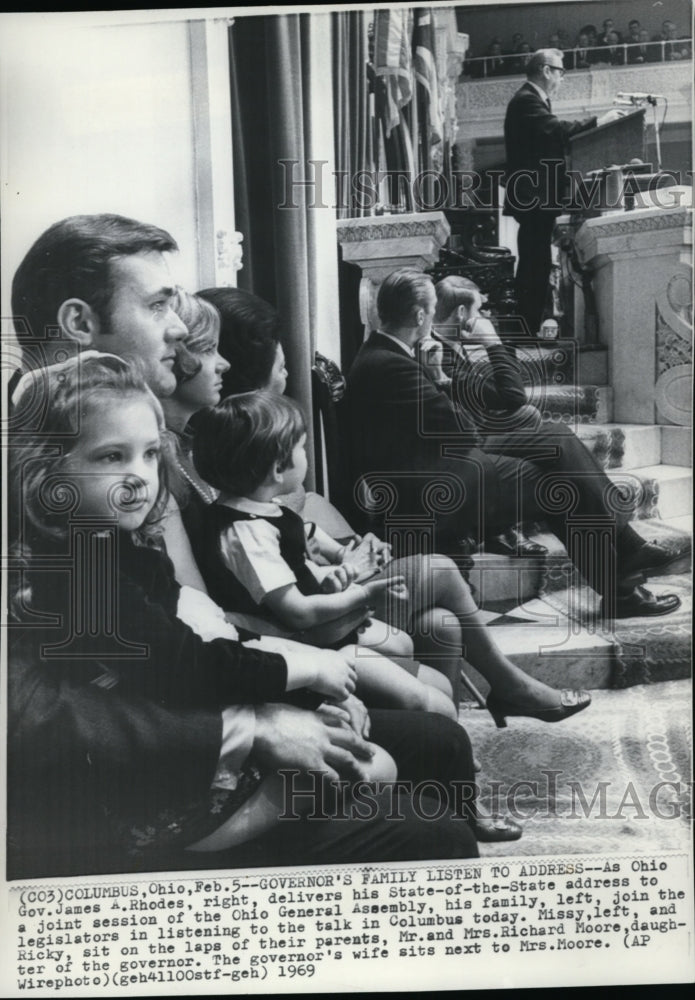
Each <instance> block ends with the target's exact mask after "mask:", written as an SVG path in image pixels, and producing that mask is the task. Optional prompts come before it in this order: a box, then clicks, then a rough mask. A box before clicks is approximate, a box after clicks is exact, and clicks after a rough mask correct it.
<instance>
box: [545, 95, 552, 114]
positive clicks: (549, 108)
mask: <svg viewBox="0 0 695 1000" xmlns="http://www.w3.org/2000/svg"><path fill="white" fill-rule="evenodd" d="M546 101H547V103H548V111H552V110H553V109H552V106H551V104H550V98H549V97H546Z"/></svg>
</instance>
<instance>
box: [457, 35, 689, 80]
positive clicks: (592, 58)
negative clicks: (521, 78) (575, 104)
mask: <svg viewBox="0 0 695 1000" xmlns="http://www.w3.org/2000/svg"><path fill="white" fill-rule="evenodd" d="M642 46H645V47H646V49H647V53H646V55H645V60H646V61H647V62H654V63H656V62H679V61H684V60H686V61H687V60H690V59H692V39H691V38H673V39H659V40H651V41H648V42H619V43H618V44H617V45H613V46H609V45H586V46H579V45H575V46H574V47H573V48H571V49H563V50H562V52H563V57H564V60H563V61H564V64H565V65H564V69H565V71H570V72H571V71H573V70H581V69H590V68H591V67H592V66H607V67H610V66H612V65H619V66H630V65H639V64H640V62H639V60H637V59H632V60H631V59H630V51H631V50H634V49H638V48H641V47H642ZM676 47H679V48H678V51H676ZM607 49H615V50H617V51H619V52H620V54H621V61H620V62H618V63H611V62H610V60H609V59H603V58H601V54H602V53H603V54H605V52H606V50H607ZM657 49H658V58H654V54H655V52H656V50H657ZM577 52H586V53H589V58H588V59H587V60H586V65H582V66H577V65H576V63H577V59H576V53H577ZM592 54H593V55H592ZM532 55H533V53H532V52H505V53H502V54H500V55H499V56H494V55H489V54H488V55H485V56H471V57H470V59H466V61H465V62H464V65H463V71H462V73H461V75H462V76H463V77H471V78H473V79H475V78H476V77H477V78H479V79H480V78H482V79H487V78H491V77H496V76H516V75H519V74H522V75H523V74H525V70H524V66H525V65H526V63H527V62H528V60H529V59H530V58H531V56H532ZM494 61H497V62H498V63H501V67H498V68H494V67H493V66H492V64H493V63H494ZM478 67H480V70H481V72H480V73H475V74H474V73H471V68H473V69H477V68H478Z"/></svg>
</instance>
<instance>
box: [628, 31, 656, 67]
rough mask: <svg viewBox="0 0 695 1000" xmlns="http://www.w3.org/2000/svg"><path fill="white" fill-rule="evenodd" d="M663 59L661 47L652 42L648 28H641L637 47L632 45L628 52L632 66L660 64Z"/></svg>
mask: <svg viewBox="0 0 695 1000" xmlns="http://www.w3.org/2000/svg"><path fill="white" fill-rule="evenodd" d="M660 58H661V51H660V47H659V46H658V45H656V44H655V43H654V42H652V41H651V39H650V38H649V32H648V31H647V29H646V28H641V29H640V33H639V38H638V44H637V45H631V46H630V48H629V49H628V50H627V61H628V63H630V64H631V65H638V64H639V63H648V62H658V61H659V59H660Z"/></svg>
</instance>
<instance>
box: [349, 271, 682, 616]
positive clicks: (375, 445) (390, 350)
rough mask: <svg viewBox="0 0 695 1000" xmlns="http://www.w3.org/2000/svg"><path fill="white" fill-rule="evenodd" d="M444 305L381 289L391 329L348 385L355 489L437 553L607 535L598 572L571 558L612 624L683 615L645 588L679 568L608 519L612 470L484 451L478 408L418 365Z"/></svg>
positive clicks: (370, 346) (578, 550)
mask: <svg viewBox="0 0 695 1000" xmlns="http://www.w3.org/2000/svg"><path fill="white" fill-rule="evenodd" d="M436 305H437V295H436V292H435V288H434V284H433V283H432V280H431V278H429V276H427V275H425V274H422V273H420V272H418V271H413V270H408V269H406V268H403V269H400V270H398V271H394V272H393V273H392V274H390V275H389V276H388V277H387V278H386V279H385V280H384V281H383V282H382V284H381V287H380V289H379V293H378V297H377V310H378V313H379V317H380V320H381V329H380V330H379V331H378V332H374V333H372V334H371V335H370V337H369V339H368V340H367V341H366V342H365V343H364V344H363V345H362V347H361V348H360V350H359V352H358V354H357V357H356V359H355V362H354V364H353V366H352V368H351V370H350V373H349V375H348V378H347V391H346V394H345V408H346V426H347V428H348V433H349V448H350V461H351V467H352V473H353V476H354V478H355V482H356V483H357V482H358V481H359V480H360V479H361V478H362V477H364V480H365V482H364V485H365V486H366V487H367V488H370V487H371V488H372V489H373V490H374V492H375V493H376V492H377V491H378V492H379V494H380V498H381V499H383V498H384V497H386V498H387V499H390V501H391V510H390V511H389V514H390V515H391V516H392V523H393V524H394V525H395V524H398V523H400V524H401V525H402V526H403V527H404V530H405V532H406V534H409V533H410V537H411V539H412V530H414V529H415V528H416V527H417V525H420V524H423V522H425V521H426V520H427V519H429V520H430V521H432V520H434V521H435V524H436V533H435V542H436V543H437V544H441V545H442V546H446V545H447V544H448V546H449V548H450V550H451V545H452V543H454V544H455V541H456V539H457V538H460V537H461V536H462V535H468V534H474V535H475V536H476V537H477V538H481V537H484V536H485V533H486V532H487V533H490V532H491V531H494V530H495V529H497V530H502V529H504V528H505V527H506V526H507V525H509V524H517V523H519V522H523V521H534V520H543V521H546V522H547V523H548V524H549V525H550V527H551V530H552V531H554V532H555V533H556V534H557V535H558V537H560V538H562V539H563V541H564V540H567V539H568V532H569V531H570V529H572V528H574V527H576V526H577V524H578V525H579V526H580V528H581V530H583V531H585V532H586V531H587V530H588V535H591V532H592V531H593V528H594V526H595V525H598V526H599V527H601V528H603V529H605V528H606V527H607V528H608V530H609V533H610V531H612V530H614V536H613V538H612V539H611V541H610V542H609V543H608V545H607V546H606V548H602V557H601V558H600V559H599V560H595V559H594V558H593V555H594V553H593V552H592V546H591V544H587V545H585V544H581V545H579V546H576V547H575V548H574V549H573V552H574V558H575V563H576V565H577V568H578V569H579V570H580V572H581V573H582V575H583V576H584V577H585V579H586V580H587V581H588V582H589V583H590V584H591V586H592V587H593V588H594V590H596V591H597V592H598V593H599V594H601V595H602V598H603V613H604V615H608V616H615V617H631V616H634V615H662V614H668V613H670V612H671V611H674V610H676V608H678V607H679V605H680V600H679V598H678V597H677V596H676V595H674V594H668V595H661V596H659V597H656V596H655V595H653V594H652V593H650V592H649V591H647V590H646V589H645V588H644V587H641V586H637V585H636V580H637V579H640V580H641V579H643V578H644V576H645V575H648V574H650V573H652V572H653V571H654V570H657V569H658V570H660V571H661V570H663V568H665V567H666V566H668V565H669V564H671V563H672V562H673V556H672V555H671V554H670V553H668V552H667V551H666V550H665V549H663V548H661V547H660V546H657V545H652V544H646V543H644V542H643V540H642V539H641V538H640V536H639V535H637V534H636V532H634V530H633V529H632V528H631V527H630V526H629V524H628V523H627V517H626V516H625V515H624V514H621V513H619V512H613V511H611V510H610V508H609V507H608V506H607V494H606V490H605V485H606V482H607V481H606V478H605V475H604V473H603V472H602V470H600V469H599V468H598V467H595V466H594V468H593V469H592V472H593V475H592V476H591V477H587V476H586V475H584V471H585V470H584V469H583V468H582V469H577V470H575V469H572V468H568V469H561V470H560V471H559V472H556V471H555V468H554V464H553V458H554V452H555V451H556V449H551V453H550V454H544V453H545V452H548V449H547V448H545V449H544V448H543V447H541V448H539V451H538V454H539V457H540V458H542V459H543V461H540V460H539V461H538V462H537V463H536V462H534V461H528V460H526V461H524V460H521V459H519V458H515V457H510V456H509V455H505V454H489V453H487V451H486V450H484V449H482V448H481V447H480V441H479V435H478V428H477V427H476V424H475V420H474V419H473V417H472V416H471V414H470V412H469V410H470V408H469V407H468V406H466V405H463V406H461V400H457V401H456V403H455V402H454V401H453V400H452V398H451V392H452V382H451V379H449V378H448V377H446V375H445V374H444V373H443V372H442V371H441V369H439V370H436V369H435V371H434V373H432V372H430V371H429V370H428V368H427V367H426V366H424V365H422V364H421V363H420V360H419V357H418V354H417V351H418V346H419V344H420V342H421V341H423V340H426V339H427V338H429V337H430V334H431V331H432V323H433V320H434V315H435V310H436ZM454 391H456V388H454ZM587 455H588V453H587ZM589 457H590V456H589ZM557 490H560V491H566V493H567V495H568V496H571V498H572V499H571V502H570V503H568V504H567V505H566V506H563V504H561V503H560V504H556V503H555V502H553V501H552V496H554V495H556V492H557ZM543 497H545V498H546V499H545V502H544V500H543ZM438 505H439V509H437V507H438ZM382 506H383V505H382ZM570 515H571V517H570ZM582 525H583V526H584V527H583V528H582V527H581V526H582ZM411 529H412V530H411ZM587 537H588V536H587ZM590 540H591V539H589V541H590ZM601 545H602V546H605V545H606V540H605V538H604V539H603V540H602V541H601ZM568 547H571V546H570V545H569V543H568ZM444 550H445V551H446V549H444Z"/></svg>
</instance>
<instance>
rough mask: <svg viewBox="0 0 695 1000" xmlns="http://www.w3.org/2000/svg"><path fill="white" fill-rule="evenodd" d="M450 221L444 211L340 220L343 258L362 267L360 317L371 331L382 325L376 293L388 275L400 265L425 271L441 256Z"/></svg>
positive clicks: (340, 242) (339, 229) (339, 234)
mask: <svg viewBox="0 0 695 1000" xmlns="http://www.w3.org/2000/svg"><path fill="white" fill-rule="evenodd" d="M449 233H450V228H449V223H448V222H447V220H446V217H445V215H444V213H443V212H415V213H412V214H407V215H405V214H404V215H380V216H370V217H368V218H363V219H341V220H340V221H339V223H338V243H339V244H340V247H341V249H342V251H343V260H345V261H347V262H349V263H351V264H357V265H358V266H359V267H360V268H361V270H362V281H361V284H360V319H361V320H362V322H363V323H364V326H365V330H366V331H367V333H369V332H370V331H371V330H374V329H376V327H378V325H379V318H378V316H377V312H376V294H377V291H378V289H379V285H380V284H381V282H382V281H383V280H384V278H385V277H386V275H387V274H390V273H391V271H395V270H396V268H399V267H412V268H415V269H416V270H418V271H424V270H425V268H427V267H431V266H432V265H433V264H434V263H435V262H436V260H437V259H438V257H439V251H440V249H441V248H442V247H443V246H444V244H445V243H446V241H447V239H448V238H449Z"/></svg>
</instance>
